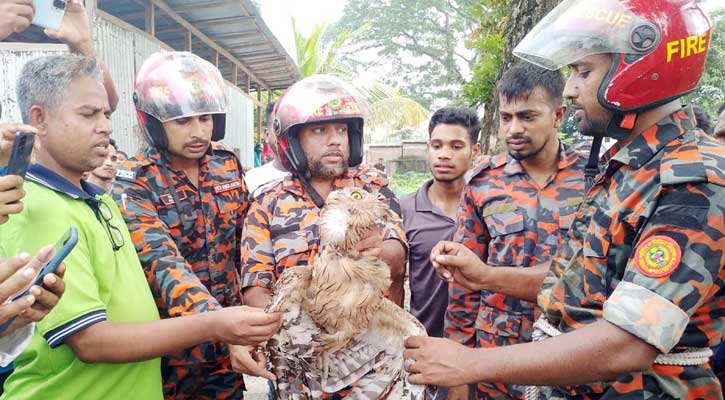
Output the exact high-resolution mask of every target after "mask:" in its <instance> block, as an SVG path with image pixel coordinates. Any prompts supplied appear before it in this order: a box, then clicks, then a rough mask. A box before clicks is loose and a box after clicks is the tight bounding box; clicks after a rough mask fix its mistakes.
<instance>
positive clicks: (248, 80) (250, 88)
mask: <svg viewBox="0 0 725 400" xmlns="http://www.w3.org/2000/svg"><path fill="white" fill-rule="evenodd" d="M250 91H252V80H251V79H250V78H249V75H247V86H246V87H245V90H244V92H245V93H247V94H249V92H250Z"/></svg>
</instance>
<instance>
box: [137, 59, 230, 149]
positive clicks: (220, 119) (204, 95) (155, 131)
mask: <svg viewBox="0 0 725 400" xmlns="http://www.w3.org/2000/svg"><path fill="white" fill-rule="evenodd" d="M133 102H134V105H135V106H136V111H137V116H138V120H139V123H140V124H141V128H142V129H143V131H144V135H145V137H146V140H147V141H148V142H149V143H151V144H154V145H156V146H158V147H160V148H161V149H165V148H166V145H167V144H166V142H167V141H166V135H165V134H164V131H163V127H162V125H161V123H162V122H166V121H172V120H175V119H179V118H186V117H193V116H197V115H204V114H211V115H212V119H213V122H214V130H213V132H212V140H214V141H219V140H222V139H223V138H224V131H225V122H226V114H227V112H228V108H229V106H228V102H227V98H226V87H225V85H224V79H223V78H222V75H221V73H220V72H219V70H218V69H217V68H216V67H215V66H213V65H212V64H211V63H209V62H208V61H206V60H204V59H202V58H200V57H199V56H197V55H195V54H192V53H188V52H177V51H171V52H158V53H154V54H152V55H151V56H150V57H149V58H147V59H146V61H144V63H143V65H141V68H139V71H138V73H137V74H136V82H135V85H134V91H133Z"/></svg>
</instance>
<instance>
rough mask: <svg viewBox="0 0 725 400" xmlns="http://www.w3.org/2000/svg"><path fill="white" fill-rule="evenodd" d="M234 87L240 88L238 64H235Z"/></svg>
mask: <svg viewBox="0 0 725 400" xmlns="http://www.w3.org/2000/svg"><path fill="white" fill-rule="evenodd" d="M217 54H219V53H217ZM234 86H239V67H237V64H234Z"/></svg>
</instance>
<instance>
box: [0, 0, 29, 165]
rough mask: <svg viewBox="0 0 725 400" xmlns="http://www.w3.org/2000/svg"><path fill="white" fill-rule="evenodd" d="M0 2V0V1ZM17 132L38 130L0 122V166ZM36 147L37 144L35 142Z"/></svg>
mask: <svg viewBox="0 0 725 400" xmlns="http://www.w3.org/2000/svg"><path fill="white" fill-rule="evenodd" d="M0 1H1V0H0ZM17 132H29V133H35V134H37V133H38V130H37V129H35V127H33V126H31V125H25V124H11V123H2V122H0V166H3V167H5V166H7V165H8V160H9V159H10V152H11V151H12V147H13V142H14V141H15V134H16V133H17ZM35 145H36V147H37V145H38V143H37V142H35Z"/></svg>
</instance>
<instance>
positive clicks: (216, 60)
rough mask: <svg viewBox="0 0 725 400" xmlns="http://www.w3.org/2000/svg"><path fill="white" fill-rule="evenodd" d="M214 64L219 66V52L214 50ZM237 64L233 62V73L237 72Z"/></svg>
mask: <svg viewBox="0 0 725 400" xmlns="http://www.w3.org/2000/svg"><path fill="white" fill-rule="evenodd" d="M214 65H216V67H217V68H219V52H218V51H215V52H214ZM236 71H237V64H234V75H236V74H237V72H236Z"/></svg>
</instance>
